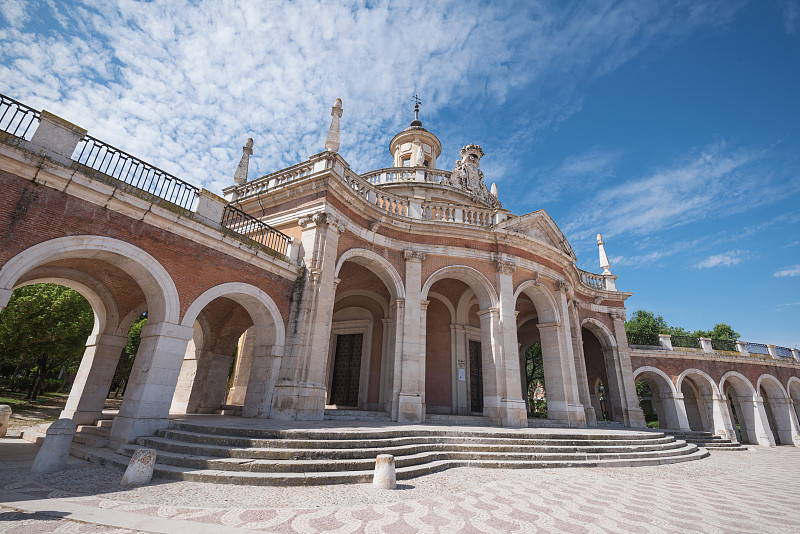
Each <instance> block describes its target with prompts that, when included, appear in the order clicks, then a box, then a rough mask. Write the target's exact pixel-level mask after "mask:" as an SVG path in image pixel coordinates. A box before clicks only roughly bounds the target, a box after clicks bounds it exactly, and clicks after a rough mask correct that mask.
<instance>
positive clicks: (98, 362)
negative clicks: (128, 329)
mask: <svg viewBox="0 0 800 534" xmlns="http://www.w3.org/2000/svg"><path fill="white" fill-rule="evenodd" d="M127 341H128V339H127V337H125V336H115V335H112V334H97V335H93V336H90V337H89V339H88V340H87V342H86V350H85V351H84V353H83V358H82V359H81V365H80V367H79V368H78V374H77V375H76V376H75V381H74V382H73V384H72V390H71V391H70V394H69V398H68V399H67V404H66V405H65V406H64V410H63V411H62V412H61V416H60V418H61V419H72V420H73V421H74V422H75V424H76V425H91V424H94V422H95V421H96V420H97V419H99V418H100V417H101V415H102V412H103V405H105V402H106V397H107V396H108V390H109V388H110V387H111V381H112V380H113V379H114V372H115V371H116V370H117V364H118V363H119V357H120V355H121V354H122V350H123V349H124V348H125V344H126V343H127Z"/></svg>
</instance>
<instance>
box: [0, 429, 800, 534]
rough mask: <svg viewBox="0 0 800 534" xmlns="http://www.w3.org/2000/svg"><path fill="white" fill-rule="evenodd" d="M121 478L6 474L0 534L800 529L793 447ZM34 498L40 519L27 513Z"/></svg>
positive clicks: (79, 466) (87, 468)
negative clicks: (393, 472)
mask: <svg viewBox="0 0 800 534" xmlns="http://www.w3.org/2000/svg"><path fill="white" fill-rule="evenodd" d="M2 452H3V449H2V444H0V457H2ZM34 452H35V451H34ZM0 466H1V464H0ZM120 478H121V473H120V472H118V471H113V470H110V469H106V468H103V467H98V466H94V465H91V464H88V463H86V462H82V461H79V460H74V461H73V462H72V463H71V464H70V467H69V469H67V470H66V471H64V472H62V473H56V474H50V475H35V476H34V475H30V474H28V473H27V470H26V469H24V467H23V466H22V463H20V464H18V465H16V466H4V467H3V469H2V471H0V533H3V534H5V533H12V532H20V533H25V534H28V533H37V532H59V533H60V532H70V533H72V532H76V533H78V532H80V533H84V532H114V533H123V532H134V531H138V532H141V531H150V532H182V531H187V532H189V531H190V532H192V534H200V533H201V532H215V533H219V532H237V531H240V529H242V531H263V532H295V533H313V532H335V533H339V534H347V533H360V532H365V533H398V534H410V533H450V532H453V533H455V532H459V533H473V532H474V533H478V532H488V533H493V532H504V533H505V532H524V533H532V532H548V533H550V532H569V533H584V532H587V533H589V532H635V533H643V532H647V533H674V532H708V533H727V532H731V533H733V532H737V533H738V532H748V533H750V532H770V533H772V532H775V533H777V532H786V533H797V532H800V505H799V504H798V503H800V449H796V448H792V447H777V448H772V449H769V448H761V447H756V448H753V449H752V450H751V451H749V452H714V453H712V455H711V457H710V458H707V459H705V460H701V461H697V462H690V463H686V464H676V465H668V466H660V467H637V468H597V469H574V468H569V469H541V470H483V469H474V468H460V469H451V470H448V471H445V472H442V473H436V474H432V475H428V476H425V477H420V478H417V479H413V480H410V481H404V482H403V483H401V486H400V489H398V490H394V491H388V490H383V491H381V490H374V489H373V488H372V487H371V485H369V484H360V485H350V486H322V487H295V488H272V487H265V488H259V487H239V486H226V485H215V484H198V483H189V482H168V481H159V480H156V481H154V482H153V483H152V484H150V485H147V486H144V487H139V488H135V489H125V488H122V487H121V486H119V485H118V482H119V479H120ZM9 495H14V496H16V497H14V498H13V499H10V498H9ZM23 496H24V498H25V499H28V500H22V497H23ZM31 501H33V502H37V503H39V507H42V506H44V507H46V510H45V511H38V512H35V511H34V510H31V507H32V505H31V504H30V503H31ZM15 507H16V508H18V509H21V510H27V511H17V510H14V508H15ZM34 512H35V513H34ZM137 518H139V519H140V520H141V521H142V522H140V523H137V522H136V521H137ZM114 527H122V528H114ZM126 529H127V530H126Z"/></svg>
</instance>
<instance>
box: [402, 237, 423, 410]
mask: <svg viewBox="0 0 800 534" xmlns="http://www.w3.org/2000/svg"><path fill="white" fill-rule="evenodd" d="M425 256H426V255H425V253H424V252H419V251H414V250H405V251H404V252H403V257H404V258H405V260H406V298H405V303H404V306H403V336H402V356H401V365H400V374H401V376H400V392H399V395H398V402H397V421H399V422H401V423H421V422H422V421H424V420H425V406H424V402H425V401H424V398H425V346H424V337H423V331H422V325H423V322H422V321H423V317H422V262H423V261H424V260H425Z"/></svg>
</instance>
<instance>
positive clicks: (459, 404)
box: [422, 266, 516, 419]
mask: <svg viewBox="0 0 800 534" xmlns="http://www.w3.org/2000/svg"><path fill="white" fill-rule="evenodd" d="M422 298H423V325H424V340H423V341H424V344H423V346H424V350H425V357H424V362H425V364H424V380H425V388H424V391H425V395H424V400H423V402H424V403H425V411H426V413H429V414H458V415H469V414H474V415H484V416H486V417H490V418H492V419H498V418H500V417H501V416H500V401H501V395H500V394H499V391H500V389H501V388H502V386H501V385H498V376H497V370H496V368H495V356H494V353H493V350H495V348H496V347H494V346H493V343H492V341H493V337H492V334H493V332H494V333H495V334H496V332H497V331H498V326H499V314H498V310H497V308H496V307H495V304H496V302H497V299H496V297H495V295H494V290H493V289H492V287H491V285H490V284H489V282H488V281H487V280H486V278H485V277H484V276H483V275H481V274H480V273H479V272H477V271H475V270H473V269H471V268H468V267H459V266H455V267H446V268H444V269H441V270H440V271H437V272H436V273H434V274H433V275H431V277H430V278H429V279H428V280H427V281H426V283H425V284H424V286H423V289H422ZM515 376H516V371H515ZM499 378H500V379H502V376H501V377H499Z"/></svg>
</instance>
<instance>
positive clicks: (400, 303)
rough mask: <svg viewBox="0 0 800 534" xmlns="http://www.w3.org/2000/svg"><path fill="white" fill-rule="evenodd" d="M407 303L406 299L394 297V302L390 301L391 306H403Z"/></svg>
mask: <svg viewBox="0 0 800 534" xmlns="http://www.w3.org/2000/svg"><path fill="white" fill-rule="evenodd" d="M405 303H406V299H394V300H393V301H392V302H390V303H389V306H390V307H392V308H402V307H403V306H404V305H405Z"/></svg>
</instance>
